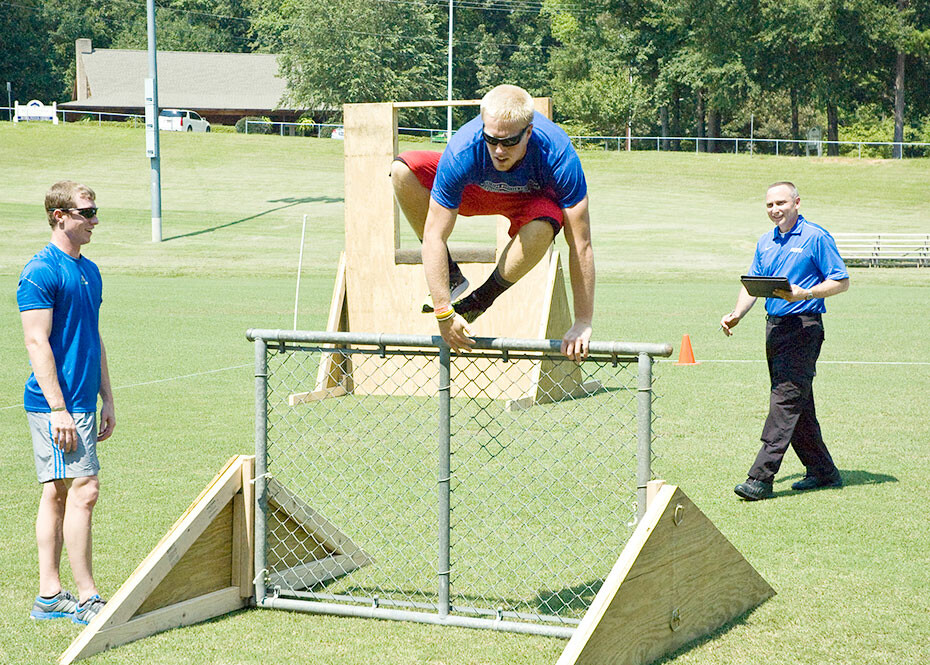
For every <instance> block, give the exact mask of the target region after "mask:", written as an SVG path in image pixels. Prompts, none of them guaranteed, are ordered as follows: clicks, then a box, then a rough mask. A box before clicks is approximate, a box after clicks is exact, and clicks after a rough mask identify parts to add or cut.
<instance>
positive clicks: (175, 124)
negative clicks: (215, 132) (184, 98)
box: [158, 109, 210, 132]
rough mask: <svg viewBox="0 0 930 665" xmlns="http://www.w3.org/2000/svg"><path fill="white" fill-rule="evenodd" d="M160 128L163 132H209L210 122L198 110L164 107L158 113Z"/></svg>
mask: <svg viewBox="0 0 930 665" xmlns="http://www.w3.org/2000/svg"><path fill="white" fill-rule="evenodd" d="M158 129H160V130H161V131H163V132H209V131H210V123H209V122H207V121H206V120H204V119H203V118H201V117H200V114H199V113H197V112H196V111H188V110H187V109H162V110H161V113H159V114H158Z"/></svg>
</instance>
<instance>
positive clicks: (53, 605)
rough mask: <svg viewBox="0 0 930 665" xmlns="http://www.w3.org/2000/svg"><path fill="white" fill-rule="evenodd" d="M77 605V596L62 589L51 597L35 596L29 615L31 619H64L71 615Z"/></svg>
mask: <svg viewBox="0 0 930 665" xmlns="http://www.w3.org/2000/svg"><path fill="white" fill-rule="evenodd" d="M77 606H78V601H77V598H75V597H74V596H72V595H71V594H70V593H68V592H67V591H65V590H64V589H62V590H61V591H59V592H58V593H57V594H55V595H54V596H53V597H52V598H43V597H42V596H36V602H34V603H33V604H32V611H31V612H30V613H29V616H30V617H32V618H33V619H64V618H67V617H73V616H74V611H75V610H76V609H77Z"/></svg>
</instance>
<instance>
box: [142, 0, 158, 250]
mask: <svg viewBox="0 0 930 665" xmlns="http://www.w3.org/2000/svg"><path fill="white" fill-rule="evenodd" d="M145 8H146V14H147V19H148V20H147V23H148V37H149V78H147V79H145V154H146V155H147V156H148V157H149V163H150V169H149V170H150V173H151V180H152V242H161V158H160V157H159V155H158V153H159V150H158V66H157V63H156V58H155V0H146V3H145Z"/></svg>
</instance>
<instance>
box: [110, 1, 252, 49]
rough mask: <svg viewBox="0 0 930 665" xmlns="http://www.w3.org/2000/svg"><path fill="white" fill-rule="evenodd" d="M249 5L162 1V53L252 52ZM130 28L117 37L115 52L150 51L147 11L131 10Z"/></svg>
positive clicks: (159, 38)
mask: <svg viewBox="0 0 930 665" xmlns="http://www.w3.org/2000/svg"><path fill="white" fill-rule="evenodd" d="M249 9H250V7H249V5H247V4H246V3H245V2H243V1H242V0H160V1H159V2H158V4H157V6H156V8H155V29H156V33H155V38H156V43H157V45H158V50H159V51H214V52H220V53H241V52H244V51H250V50H251V43H250V38H249V37H250V24H251V21H250V20H249ZM129 13H130V14H131V17H130V18H129V20H128V21H127V22H126V25H125V26H124V27H123V28H122V30H120V31H119V32H118V33H116V34H115V35H114V36H113V40H112V48H126V49H142V50H144V49H146V48H148V19H147V16H146V11H145V7H144V6H142V7H141V11H139V8H138V7H136V8H133V9H130V11H129Z"/></svg>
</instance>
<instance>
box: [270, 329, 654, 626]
mask: <svg viewBox="0 0 930 665" xmlns="http://www.w3.org/2000/svg"><path fill="white" fill-rule="evenodd" d="M337 361H338V362H337ZM267 366H268V370H267V406H266V414H267V426H266V427H267V443H266V445H267V458H266V459H267V475H268V478H269V483H268V490H267V491H268V501H269V508H268V513H267V518H266V519H267V526H266V532H267V543H266V548H267V558H266V570H267V577H266V579H267V582H266V585H267V587H268V588H269V592H270V593H274V594H276V595H279V596H283V597H294V598H302V599H307V600H310V601H325V602H348V603H363V604H369V605H376V606H385V607H395V608H402V609H414V610H425V611H430V612H436V611H439V607H438V605H439V603H440V597H439V592H438V587H439V582H438V579H439V576H440V574H441V573H443V572H448V573H449V588H450V594H449V607H448V611H449V613H451V614H461V615H469V616H478V617H481V616H488V617H497V618H508V619H512V620H516V621H528V622H541V623H555V624H568V625H574V624H577V623H578V621H580V619H581V617H582V616H583V614H584V612H585V611H586V610H587V608H588V607H589V606H590V604H591V601H592V600H593V598H594V595H595V594H596V593H597V591H598V589H599V587H600V585H601V583H602V581H603V580H604V578H605V577H606V575H607V573H608V572H609V571H610V568H611V566H612V565H613V563H614V561H616V559H617V557H618V556H619V554H620V552H621V550H622V549H623V546H624V544H625V543H626V541H627V539H628V538H629V535H630V533H631V532H632V529H633V526H634V524H635V515H636V498H637V480H636V478H637V433H638V424H637V403H638V402H637V400H638V384H637V380H638V370H637V361H636V359H635V358H634V359H632V360H631V359H629V358H625V359H624V358H621V359H619V360H618V359H617V358H610V357H599V358H598V357H593V358H589V359H588V360H587V361H585V362H584V363H581V364H580V365H576V364H575V363H571V362H569V361H567V360H565V359H564V358H561V357H550V356H546V357H543V356H541V355H540V354H538V353H536V354H532V353H529V354H522V355H521V354H515V353H507V352H485V353H481V354H468V355H465V356H459V357H456V358H455V360H454V362H453V363H452V367H451V394H452V398H451V405H450V431H451V442H450V447H451V462H450V469H451V478H450V480H449V486H450V490H451V499H450V505H451V515H450V526H451V532H450V536H449V538H450V539H449V543H450V570H449V571H440V570H439V563H438V562H439V561H440V557H439V553H438V551H439V543H440V537H439V536H440V526H439V525H440V518H441V516H440V514H439V506H440V501H439V489H438V488H439V478H438V469H439V468H440V460H439V454H440V453H439V451H440V449H441V448H440V446H439V442H438V432H439V429H440V427H439V417H440V416H439V413H440V409H439V397H438V396H439V392H440V391H439V378H438V377H439V361H438V351H437V349H415V348H411V349H395V350H387V349H385V348H381V349H374V350H370V349H369V350H365V349H356V348H352V349H340V350H339V351H338V353H334V352H333V350H332V348H324V347H322V346H313V345H309V344H308V345H302V344H289V345H288V346H286V347H284V346H280V347H278V346H273V345H272V346H269V348H268V352H267ZM321 367H322V371H321ZM528 386H529V387H530V389H531V390H530V391H529V392H528V388H527V387H528ZM532 389H535V390H536V392H535V393H534V392H532ZM508 396H509V397H508ZM652 399H653V400H654V399H655V395H654V394H653V397H652ZM654 417H655V416H654V413H651V414H650V415H649V418H650V419H653V418H654Z"/></svg>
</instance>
